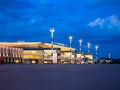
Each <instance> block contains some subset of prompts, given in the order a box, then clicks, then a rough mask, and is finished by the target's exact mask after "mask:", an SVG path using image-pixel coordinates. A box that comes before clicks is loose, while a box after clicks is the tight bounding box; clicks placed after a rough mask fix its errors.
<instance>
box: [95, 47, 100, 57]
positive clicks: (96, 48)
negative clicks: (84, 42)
mask: <svg viewBox="0 0 120 90" xmlns="http://www.w3.org/2000/svg"><path fill="white" fill-rule="evenodd" d="M98 48H99V47H98V45H96V46H95V50H96V59H97V58H98Z"/></svg>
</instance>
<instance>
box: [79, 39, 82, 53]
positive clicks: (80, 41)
mask: <svg viewBox="0 0 120 90" xmlns="http://www.w3.org/2000/svg"><path fill="white" fill-rule="evenodd" d="M79 43H80V52H81V51H82V39H80V40H79Z"/></svg>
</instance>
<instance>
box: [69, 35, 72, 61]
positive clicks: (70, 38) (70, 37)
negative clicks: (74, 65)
mask: <svg viewBox="0 0 120 90" xmlns="http://www.w3.org/2000/svg"><path fill="white" fill-rule="evenodd" d="M68 38H69V40H70V58H71V55H72V53H71V51H72V50H71V48H72V38H73V37H72V35H70V36H69V37H68ZM70 62H71V61H70Z"/></svg>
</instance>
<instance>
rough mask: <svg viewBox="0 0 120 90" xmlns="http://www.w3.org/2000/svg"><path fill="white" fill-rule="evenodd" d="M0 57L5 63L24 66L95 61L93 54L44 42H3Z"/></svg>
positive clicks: (0, 44)
mask: <svg viewBox="0 0 120 90" xmlns="http://www.w3.org/2000/svg"><path fill="white" fill-rule="evenodd" d="M0 46H1V47H0V57H3V58H4V62H5V63H24V64H48V63H49V64H74V63H76V62H77V63H78V64H79V63H80V62H81V61H82V60H84V59H85V58H88V59H93V55H92V54H89V55H88V54H85V53H76V49H75V48H71V50H70V48H69V47H65V46H61V45H53V50H52V49H51V44H49V43H42V42H1V43H0Z"/></svg>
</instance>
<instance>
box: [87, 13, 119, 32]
mask: <svg viewBox="0 0 120 90" xmlns="http://www.w3.org/2000/svg"><path fill="white" fill-rule="evenodd" d="M88 26H89V27H92V28H100V29H110V30H111V29H120V18H119V15H116V14H113V15H111V16H110V17H107V18H97V19H95V20H94V21H91V22H89V23H88Z"/></svg>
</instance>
